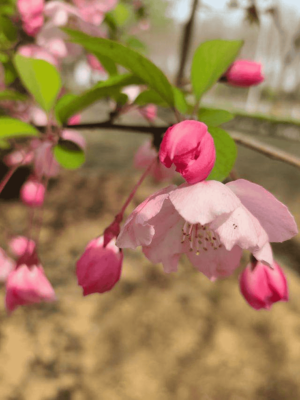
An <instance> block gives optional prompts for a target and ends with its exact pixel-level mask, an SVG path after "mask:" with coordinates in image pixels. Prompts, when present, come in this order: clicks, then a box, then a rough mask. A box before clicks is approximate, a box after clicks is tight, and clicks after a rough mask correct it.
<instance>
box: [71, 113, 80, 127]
mask: <svg viewBox="0 0 300 400" xmlns="http://www.w3.org/2000/svg"><path fill="white" fill-rule="evenodd" d="M80 121H81V114H75V115H73V116H72V117H71V118H69V120H68V124H69V125H79V124H80Z"/></svg>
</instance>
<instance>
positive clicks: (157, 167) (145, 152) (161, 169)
mask: <svg viewBox="0 0 300 400" xmlns="http://www.w3.org/2000/svg"><path fill="white" fill-rule="evenodd" d="M155 158H156V159H157V162H156V163H154V164H153V166H152V168H151V170H150V171H149V174H150V175H152V176H153V178H154V179H156V180H157V181H158V182H161V181H164V180H167V179H171V178H172V177H173V176H174V174H175V166H174V165H173V166H172V167H171V168H166V167H165V166H164V165H163V164H162V163H161V162H160V161H159V159H158V153H157V151H156V150H155V148H154V147H153V146H152V144H151V140H147V141H146V142H145V143H144V144H142V145H141V146H140V147H139V148H138V151H137V152H136V154H135V156H134V166H135V168H138V169H146V168H148V167H149V165H150V164H151V163H153V161H154V160H155Z"/></svg>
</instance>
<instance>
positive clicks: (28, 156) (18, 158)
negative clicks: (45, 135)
mask: <svg viewBox="0 0 300 400" xmlns="http://www.w3.org/2000/svg"><path fill="white" fill-rule="evenodd" d="M32 160H33V152H32V151H29V152H26V151H22V150H15V151H13V152H11V153H9V154H7V155H6V156H5V157H4V158H3V161H4V162H5V164H6V165H7V166H8V167H14V166H16V165H19V164H20V165H21V164H22V165H28V164H30V163H31V162H32Z"/></svg>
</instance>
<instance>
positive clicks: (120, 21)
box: [111, 3, 130, 26]
mask: <svg viewBox="0 0 300 400" xmlns="http://www.w3.org/2000/svg"><path fill="white" fill-rule="evenodd" d="M111 13H112V15H113V17H114V20H115V23H116V24H117V25H118V26H123V25H125V24H126V22H127V21H128V20H129V18H130V9H129V7H128V6H127V5H126V4H123V3H118V4H117V6H116V8H115V9H114V10H113V11H111Z"/></svg>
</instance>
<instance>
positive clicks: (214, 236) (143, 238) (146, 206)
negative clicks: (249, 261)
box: [116, 179, 297, 280]
mask: <svg viewBox="0 0 300 400" xmlns="http://www.w3.org/2000/svg"><path fill="white" fill-rule="evenodd" d="M296 234H297V226H296V223H295V220H294V218H293V216H292V215H291V214H290V212H289V211H288V209H287V207H286V206H285V205H284V204H282V203H281V202H280V201H278V200H277V199H276V198H275V197H274V196H273V195H272V194H271V193H269V192H268V191H267V190H265V189H264V188H263V187H261V186H259V185H256V184H254V183H252V182H249V181H246V180H243V179H239V180H237V181H234V182H230V183H228V184H226V185H224V184H222V183H221V182H217V181H203V182H199V183H197V184H194V185H188V184H183V185H181V186H179V187H178V188H176V186H169V187H167V188H165V189H163V190H161V191H159V192H157V193H155V194H154V195H152V196H150V197H148V198H147V199H146V200H145V201H144V202H143V203H142V204H140V205H139V206H138V207H137V208H136V209H135V210H134V211H133V213H132V214H131V215H130V216H129V217H128V219H127V221H126V223H125V225H124V227H123V228H122V230H121V233H120V235H119V237H118V239H117V242H116V245H117V246H118V247H120V248H125V247H127V248H135V247H137V246H142V248H143V252H144V254H145V255H146V257H147V258H148V259H149V260H150V261H152V262H153V263H159V262H162V263H163V266H164V269H165V271H166V272H172V271H177V265H178V260H179V257H180V255H181V254H182V253H185V254H187V256H188V258H189V260H190V261H191V263H192V264H193V265H194V266H195V267H196V268H197V269H198V270H199V271H201V272H202V273H203V274H205V275H206V276H207V277H208V278H209V279H211V280H214V279H216V278H218V277H225V276H228V275H230V274H231V273H232V272H233V271H234V270H235V269H236V268H237V267H238V266H239V263H240V258H241V255H242V250H243V249H245V250H249V251H250V252H252V253H253V255H254V257H255V258H256V259H257V260H260V261H263V262H265V263H267V264H269V265H272V264H273V256H272V250H271V246H270V244H269V242H282V241H284V240H288V239H290V238H291V237H293V236H294V235H296Z"/></svg>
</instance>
